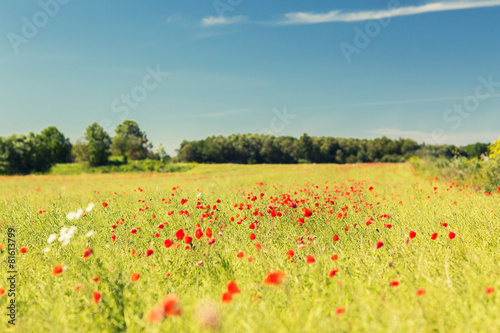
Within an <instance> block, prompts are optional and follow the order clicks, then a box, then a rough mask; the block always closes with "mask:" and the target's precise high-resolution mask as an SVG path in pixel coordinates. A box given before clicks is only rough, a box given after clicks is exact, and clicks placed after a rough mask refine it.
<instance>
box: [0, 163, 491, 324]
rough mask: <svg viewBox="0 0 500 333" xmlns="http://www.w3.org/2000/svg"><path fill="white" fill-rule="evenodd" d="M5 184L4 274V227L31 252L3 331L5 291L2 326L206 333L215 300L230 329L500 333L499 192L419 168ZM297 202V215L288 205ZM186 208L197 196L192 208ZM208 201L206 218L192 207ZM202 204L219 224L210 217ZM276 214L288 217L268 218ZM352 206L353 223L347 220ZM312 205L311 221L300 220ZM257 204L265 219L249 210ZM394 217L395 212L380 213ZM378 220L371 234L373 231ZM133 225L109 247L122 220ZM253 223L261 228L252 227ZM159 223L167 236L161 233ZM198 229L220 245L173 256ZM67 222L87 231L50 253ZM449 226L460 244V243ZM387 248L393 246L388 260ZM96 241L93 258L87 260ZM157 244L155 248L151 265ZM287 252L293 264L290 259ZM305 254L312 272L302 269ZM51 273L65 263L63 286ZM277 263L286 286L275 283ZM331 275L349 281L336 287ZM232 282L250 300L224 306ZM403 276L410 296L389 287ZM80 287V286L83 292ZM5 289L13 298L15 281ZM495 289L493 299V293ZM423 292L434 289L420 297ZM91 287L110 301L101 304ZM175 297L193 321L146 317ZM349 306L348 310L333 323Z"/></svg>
mask: <svg viewBox="0 0 500 333" xmlns="http://www.w3.org/2000/svg"><path fill="white" fill-rule="evenodd" d="M174 187H175V189H174ZM177 187H178V188H177ZM370 187H373V189H372V190H371V191H370ZM0 188H1V190H2V195H3V200H4V202H3V203H2V205H1V206H0V216H1V220H0V222H1V223H0V225H1V233H0V242H1V243H3V244H4V248H3V253H2V254H1V259H2V261H3V262H4V265H3V267H4V273H5V275H6V271H7V268H6V261H7V256H8V253H7V251H6V248H7V243H8V240H7V237H8V228H9V227H12V228H15V230H16V240H17V250H19V249H20V248H21V247H26V248H27V252H26V253H24V254H20V253H19V252H17V253H16V269H17V271H18V273H17V285H16V289H17V294H16V305H17V321H16V327H15V328H16V330H14V328H12V327H10V326H9V325H8V324H7V319H8V318H7V316H6V313H7V310H6V306H7V304H8V302H9V301H10V298H9V297H8V291H7V292H6V293H5V294H4V295H3V296H2V297H0V308H1V309H3V310H2V311H3V314H2V318H3V319H2V320H3V322H2V323H0V327H1V328H2V329H0V330H1V331H6V332H9V331H12V332H13V331H18V332H122V331H128V332H167V331H173V332H203V331H209V330H208V329H207V328H203V327H202V325H201V324H200V323H199V322H200V320H199V317H200V314H199V313H200V311H199V308H200V305H201V304H202V303H203V302H209V303H208V304H212V305H210V306H209V307H211V308H212V309H213V311H215V312H216V313H217V317H218V319H219V320H220V326H219V327H218V328H217V330H216V331H220V332H347V331H352V332H498V331H500V316H499V315H498V314H499V313H500V306H499V305H500V290H499V288H500V284H499V281H500V279H499V277H500V268H499V265H498V263H499V262H500V253H499V251H498V249H499V248H500V237H499V236H498V235H499V234H500V223H499V220H500V211H499V209H498V200H499V194H496V193H494V194H492V195H491V196H490V195H484V194H482V193H479V192H477V191H472V190H471V189H470V188H468V187H465V186H459V187H456V185H454V184H451V183H449V182H443V181H440V180H434V181H433V182H431V181H429V180H427V179H426V178H424V177H421V176H419V175H416V174H415V172H414V170H413V168H412V167H411V166H410V165H409V164H365V165H362V164H359V165H342V166H338V165H312V164H304V165H253V166H252V165H199V166H197V167H196V168H193V169H191V170H188V171H186V172H182V173H170V174H167V173H130V174H127V173H119V174H80V175H72V176H66V175H43V176H39V175H31V176H23V177H17V176H16V177H0ZM435 188H436V189H435ZM199 193H201V194H200V195H199V197H197V196H198V194H199ZM260 193H264V196H263V197H262V199H261V197H260ZM253 196H256V197H257V199H256V200H255V201H252V197H253ZM288 196H289V197H290V199H291V200H295V199H296V200H297V208H295V209H294V208H291V207H290V206H289V205H288V203H286V200H285V198H287V197H288ZM183 198H186V199H188V201H187V202H186V203H185V204H183V205H182V204H181V199H183ZM197 198H199V200H200V204H199V205H201V206H203V209H200V208H196V207H197ZM162 199H165V200H162ZM217 200H221V202H220V203H217ZM143 201H144V202H143ZM330 201H332V202H334V203H335V204H334V205H332V204H331V202H330ZM89 202H94V203H95V205H96V206H95V207H94V209H93V210H92V211H91V212H89V213H87V216H85V217H83V216H82V217H81V218H80V219H78V220H72V221H69V220H68V219H67V218H66V215H67V214H68V213H69V212H70V211H76V210H77V209H78V208H80V207H81V208H83V209H85V207H87V205H88V203H89ZM103 202H106V203H107V204H108V206H107V207H103V205H102V203H103ZM169 202H170V203H169ZM455 202H456V203H455ZM241 204H242V205H241ZM316 204H317V205H318V207H316ZM214 205H215V206H217V207H216V209H215V210H214V209H213V207H214ZM235 205H237V207H235ZM207 206H209V209H208V212H209V213H214V215H213V216H210V219H211V220H213V221H212V222H209V218H204V219H203V222H201V221H200V219H201V217H202V214H203V213H205V212H206V211H207V210H206V209H205V208H206V207H207ZM269 206H271V207H273V206H274V207H276V209H279V211H280V212H281V214H282V216H281V217H279V216H276V217H272V216H271V214H270V213H268V212H267V211H268V210H269V209H270V208H269ZM346 206H348V207H349V208H348V209H347V211H346V212H347V215H346V217H345V218H339V217H338V216H337V214H338V213H342V207H346ZM146 207H148V209H145V208H146ZM240 207H241V208H242V209H241V210H240ZM305 207H306V208H309V209H310V210H315V211H314V212H313V214H312V216H311V217H310V218H305V224H303V225H302V226H299V225H298V223H297V222H296V221H297V220H298V219H299V218H301V217H304V213H303V211H302V208H305ZM256 209H258V212H262V213H263V216H254V215H253V213H254V212H255V210H256ZM40 210H42V213H41V214H40V213H39V211H40ZM44 210H45V211H46V212H43V211H44ZM180 210H183V211H184V210H187V211H188V212H189V217H188V216H186V215H185V214H182V215H179V211H180ZM169 211H173V212H174V214H172V215H169V214H168V212H169ZM385 214H388V216H389V218H382V219H381V218H380V216H381V215H385ZM153 215H155V217H154V218H153ZM371 216H373V224H371V225H366V222H367V221H368V220H369V218H370V217H371ZM215 217H216V218H217V220H215ZM232 217H233V218H234V222H232V221H231V218H232ZM243 217H247V219H246V220H244V221H243V222H242V223H241V224H238V223H237V222H238V221H239V220H241V219H243ZM122 218H123V219H124V222H123V224H119V225H117V228H116V229H115V232H114V234H115V235H116V237H117V238H116V241H114V242H113V241H112V240H111V235H112V233H111V230H113V229H112V226H113V225H114V224H115V223H116V221H119V220H121V219H122ZM255 220H257V221H258V224H257V225H258V228H256V229H254V230H251V229H249V225H250V223H251V222H253V221H255ZM159 223H165V228H164V229H162V230H160V229H158V228H157V226H158V224H159ZM197 223H200V225H201V228H202V230H203V231H205V230H206V228H207V227H210V228H211V229H212V231H213V235H214V238H215V239H216V241H215V243H214V244H213V245H210V246H209V245H208V244H207V242H208V239H207V238H206V237H205V236H204V237H202V238H201V239H200V240H197V239H196V238H194V241H193V244H194V249H191V250H184V247H185V246H186V244H184V242H180V243H181V246H180V247H179V248H177V249H175V248H174V247H170V248H166V247H165V246H164V245H163V244H164V241H165V239H167V238H169V239H171V240H175V232H176V231H177V230H179V229H180V228H183V230H184V231H185V233H186V234H189V235H191V236H193V237H194V233H195V229H196V224H197ZM441 223H447V224H448V226H447V227H444V226H442V225H441ZM354 224H356V227H354ZM384 224H385V225H387V224H391V225H392V228H391V229H389V228H387V227H384ZM72 225H75V226H76V227H77V228H78V230H77V232H76V234H75V236H74V237H73V238H72V239H71V243H70V244H69V245H67V246H62V245H61V243H60V242H58V241H57V240H56V241H55V242H54V243H52V244H50V245H49V244H47V238H48V237H49V235H50V234H52V233H59V231H60V229H61V227H63V226H66V227H69V226H72ZM347 226H348V227H349V229H348V231H345V228H346V227H347ZM137 227H140V230H139V231H138V232H137V233H136V234H132V233H130V230H131V229H132V228H137ZM91 230H93V231H94V234H93V235H92V236H90V237H88V238H87V237H86V236H85V234H86V233H87V232H89V231H91ZM410 231H415V232H416V237H415V238H413V239H410V238H409V236H408V235H409V233H410ZM450 231H452V232H454V233H455V234H456V237H455V238H454V239H452V240H450V239H449V238H448V234H449V232H450ZM157 232H158V233H160V237H159V238H155V237H154V235H155V233H157ZM251 233H254V234H255V235H256V239H255V240H253V241H252V240H250V234H251ZM433 233H438V238H437V239H436V240H431V235H432V234H433ZM335 234H337V235H338V236H339V241H337V242H334V241H333V240H332V238H333V236H334V235H335ZM301 236H302V237H303V240H304V244H303V245H305V246H304V247H302V248H300V247H299V244H298V238H299V237H301ZM314 236H315V237H314ZM308 237H312V240H311V241H308V239H307V238H308ZM256 241H258V242H259V243H260V244H261V247H262V249H261V251H257V249H256V247H255V242H256ZM379 241H382V242H383V243H384V245H383V246H382V247H381V248H380V249H378V250H377V248H376V244H377V242H379ZM176 242H177V241H176ZM309 243H310V244H309ZM86 246H88V247H90V248H92V249H93V251H94V253H93V255H91V256H90V257H89V258H88V259H83V258H82V254H83V252H84V250H85V248H86ZM47 247H50V251H49V252H47V253H45V252H43V249H45V248H47ZM149 248H152V249H153V250H154V253H153V254H152V255H151V256H149V257H145V253H146V251H147V249H149ZM290 249H292V250H293V251H294V252H295V256H294V257H293V258H292V259H293V262H292V261H291V260H289V259H288V258H287V255H286V253H287V251H288V250H290ZM132 250H135V251H136V252H137V253H136V254H135V255H131V251H132ZM240 251H241V252H243V253H244V257H243V258H241V259H240V258H238V257H237V254H238V253H239V252H240ZM138 253H141V254H142V255H141V257H138ZM334 254H337V255H338V256H339V258H338V260H337V261H333V260H332V259H331V257H332V255H334ZM307 255H312V256H314V257H315V262H314V263H312V264H307V263H306V261H305V258H306V256H307ZM249 256H253V257H254V261H253V262H248V261H247V258H248V257H249ZM199 261H203V264H202V265H200V266H198V265H196V263H197V262H199ZM56 265H65V266H67V269H66V270H64V271H63V272H62V273H61V274H60V275H58V276H55V275H53V274H52V270H53V268H54V266H56ZM275 269H281V270H283V271H284V272H286V274H287V279H286V280H285V281H284V282H283V283H282V284H281V285H279V286H266V285H264V284H263V283H262V282H263V279H264V278H265V277H266V275H267V273H268V272H270V271H272V270H275ZM333 269H338V270H339V272H338V273H337V275H335V276H334V277H333V278H329V277H328V274H329V272H330V271H331V270H333ZM133 272H138V273H140V274H141V277H140V279H139V280H138V281H137V282H131V280H130V277H131V275H132V273H133ZM167 274H170V275H169V276H167ZM93 277H99V278H100V282H98V283H96V282H94V281H93V280H92V278H93ZM231 280H234V281H235V282H236V284H237V286H238V287H239V289H240V290H241V293H240V294H236V295H234V296H233V300H232V302H231V303H229V304H223V303H222V301H221V297H222V294H223V293H224V292H225V290H226V286H227V284H228V282H229V281H231ZM392 280H397V281H399V283H400V284H399V286H397V287H391V286H390V281H392ZM77 285H83V286H85V288H84V289H83V290H75V287H76V286H77ZM0 287H1V288H5V289H8V286H7V282H6V280H5V279H4V280H3V282H0ZM486 287H494V288H496V291H495V292H493V293H491V294H486V293H485V288H486ZM418 289H425V291H426V293H425V294H424V295H422V296H417V294H416V291H417V290H418ZM93 291H99V292H100V293H101V294H102V297H101V300H100V302H99V303H98V304H94V303H93V302H92V292H93ZM169 293H174V294H176V295H178V297H179V298H180V303H179V304H180V306H181V307H182V315H181V316H179V317H168V318H165V319H164V320H162V321H161V322H159V323H151V322H149V320H148V314H149V312H150V310H151V309H152V308H154V307H156V306H158V305H159V304H161V300H162V298H163V297H164V296H165V295H167V294H169ZM259 297H260V298H259ZM338 308H345V313H342V314H337V313H336V310H337V309H338Z"/></svg>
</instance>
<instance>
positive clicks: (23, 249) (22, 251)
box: [19, 247, 28, 253]
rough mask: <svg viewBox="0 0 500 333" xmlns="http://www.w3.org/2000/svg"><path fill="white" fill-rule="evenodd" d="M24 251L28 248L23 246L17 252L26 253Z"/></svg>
mask: <svg viewBox="0 0 500 333" xmlns="http://www.w3.org/2000/svg"><path fill="white" fill-rule="evenodd" d="M26 251H28V249H27V248H25V247H23V248H22V249H20V250H19V253H26Z"/></svg>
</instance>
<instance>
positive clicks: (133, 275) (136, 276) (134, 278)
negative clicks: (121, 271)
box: [130, 272, 141, 282]
mask: <svg viewBox="0 0 500 333" xmlns="http://www.w3.org/2000/svg"><path fill="white" fill-rule="evenodd" d="M140 277H141V274H139V273H137V272H134V273H132V276H131V277H130V280H131V281H132V282H137V280H139V278H140Z"/></svg>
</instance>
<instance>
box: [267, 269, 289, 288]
mask: <svg viewBox="0 0 500 333" xmlns="http://www.w3.org/2000/svg"><path fill="white" fill-rule="evenodd" d="M285 280H286V273H285V272H283V271H282V270H279V269H277V270H274V271H272V272H269V273H268V274H267V276H266V278H265V279H264V281H263V283H264V285H266V286H277V285H280V284H281V283H282V282H283V281H285Z"/></svg>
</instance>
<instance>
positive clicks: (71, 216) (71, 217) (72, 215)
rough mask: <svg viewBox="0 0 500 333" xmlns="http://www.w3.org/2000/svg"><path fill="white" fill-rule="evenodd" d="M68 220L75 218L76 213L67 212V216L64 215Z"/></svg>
mask: <svg viewBox="0 0 500 333" xmlns="http://www.w3.org/2000/svg"><path fill="white" fill-rule="evenodd" d="M66 217H67V218H68V220H70V221H71V220H73V219H74V218H75V217H76V212H69V213H68V215H66Z"/></svg>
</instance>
